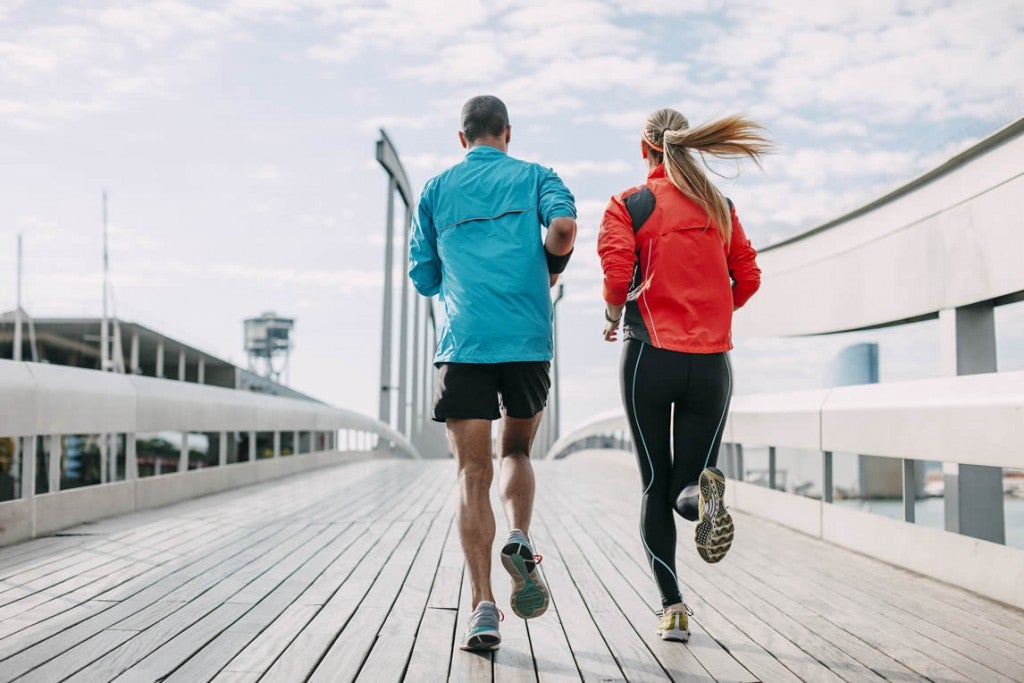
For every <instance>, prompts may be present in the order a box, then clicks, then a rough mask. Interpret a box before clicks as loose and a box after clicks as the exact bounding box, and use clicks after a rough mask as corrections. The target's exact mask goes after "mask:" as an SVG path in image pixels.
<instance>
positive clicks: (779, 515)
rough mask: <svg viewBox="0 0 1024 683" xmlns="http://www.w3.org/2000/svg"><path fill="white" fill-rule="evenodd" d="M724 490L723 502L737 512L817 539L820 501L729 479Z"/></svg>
mask: <svg viewBox="0 0 1024 683" xmlns="http://www.w3.org/2000/svg"><path fill="white" fill-rule="evenodd" d="M725 488H726V503H727V504H731V505H733V506H734V507H735V508H736V509H737V510H742V511H743V512H749V513H750V514H752V515H757V516H758V517H763V518H764V519H770V520H772V521H773V522H778V523H779V524H782V525H783V526H788V527H790V528H791V529H796V530H797V531H802V532H804V533H805V534H809V535H811V536H817V537H818V538H821V502H820V501H817V500H814V499H813V498H804V497H803V496H794V495H791V494H789V493H784V492H783V491H775V490H773V489H769V488H765V487H764V486H756V485H755V484H748V483H746V482H742V481H735V480H733V479H730V480H729V483H728V485H727V486H726V487H725ZM730 489H732V490H731V491H730ZM730 499H731V502H730Z"/></svg>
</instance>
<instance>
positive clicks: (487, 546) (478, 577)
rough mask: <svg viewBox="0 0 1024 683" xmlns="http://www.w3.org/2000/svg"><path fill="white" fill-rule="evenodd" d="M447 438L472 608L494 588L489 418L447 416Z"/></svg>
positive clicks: (492, 597) (492, 598)
mask: <svg viewBox="0 0 1024 683" xmlns="http://www.w3.org/2000/svg"><path fill="white" fill-rule="evenodd" d="M445 426H446V427H447V430H448V442H449V443H450V444H451V447H452V452H454V453H455V462H456V463H457V465H458V473H459V474H458V476H459V509H458V514H457V517H458V522H459V540H461V541H462V554H463V555H464V556H465V558H466V567H467V569H468V570H469V583H470V587H471V588H472V593H473V604H472V607H473V609H476V606H477V604H479V603H480V601H481V600H489V601H491V602H494V594H493V593H492V592H491V550H492V547H493V545H494V511H493V510H492V509H491V498H490V489H491V480H492V479H493V477H494V465H493V464H492V462H491V421H490V420H451V419H449V420H447V421H446V422H445Z"/></svg>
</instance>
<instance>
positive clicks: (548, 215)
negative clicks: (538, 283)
mask: <svg viewBox="0 0 1024 683" xmlns="http://www.w3.org/2000/svg"><path fill="white" fill-rule="evenodd" d="M544 173H545V176H544V179H543V181H542V182H541V186H540V196H539V197H538V199H539V209H540V220H541V223H543V224H544V225H546V226H548V234H547V236H546V237H545V238H544V251H546V252H547V254H548V270H549V272H550V273H551V286H552V287H554V286H555V283H556V282H558V276H559V275H561V271H562V270H564V268H565V264H566V262H568V255H569V254H571V253H572V247H573V244H575V242H576V198H575V197H573V196H572V192H570V191H569V188H567V187H566V186H565V183H563V182H562V179H561V178H559V177H558V174H557V173H555V172H554V171H552V170H551V169H545V170H544ZM552 257H555V258H554V259H552ZM559 257H564V258H559ZM552 263H555V264H556V266H557V267H556V268H555V269H553V268H552ZM556 269H557V270H558V272H553V271H554V270H556Z"/></svg>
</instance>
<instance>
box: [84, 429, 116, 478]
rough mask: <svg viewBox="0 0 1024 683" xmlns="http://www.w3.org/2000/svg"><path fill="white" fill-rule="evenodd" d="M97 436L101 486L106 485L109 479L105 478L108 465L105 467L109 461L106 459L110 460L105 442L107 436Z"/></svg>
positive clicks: (107, 445) (107, 444)
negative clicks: (98, 439)
mask: <svg viewBox="0 0 1024 683" xmlns="http://www.w3.org/2000/svg"><path fill="white" fill-rule="evenodd" d="M98 436H99V437H100V483H101V484H106V483H107V481H109V479H108V478H107V473H108V469H107V467H108V465H107V463H108V461H109V460H108V459H109V458H110V453H109V446H110V444H109V443H108V442H107V435H106V434H99V435H98ZM83 474H84V473H83ZM83 478H84V477H83Z"/></svg>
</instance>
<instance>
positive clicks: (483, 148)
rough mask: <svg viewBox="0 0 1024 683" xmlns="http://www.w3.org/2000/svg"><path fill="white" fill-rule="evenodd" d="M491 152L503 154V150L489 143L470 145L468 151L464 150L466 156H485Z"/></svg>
mask: <svg viewBox="0 0 1024 683" xmlns="http://www.w3.org/2000/svg"><path fill="white" fill-rule="evenodd" d="M492 154H504V152H502V151H501V150H500V149H498V148H497V147H491V146H490V145H477V146H476V147H471V148H470V149H469V151H467V152H466V157H470V156H486V155H492Z"/></svg>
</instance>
